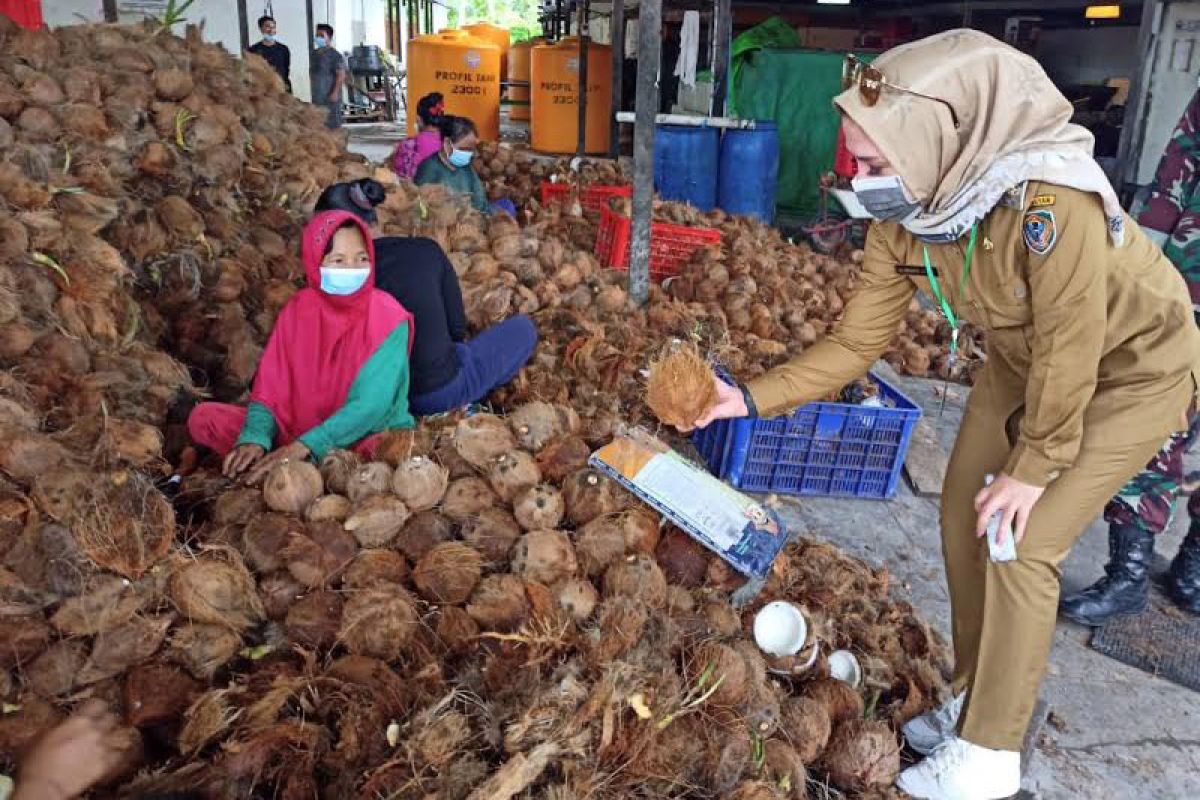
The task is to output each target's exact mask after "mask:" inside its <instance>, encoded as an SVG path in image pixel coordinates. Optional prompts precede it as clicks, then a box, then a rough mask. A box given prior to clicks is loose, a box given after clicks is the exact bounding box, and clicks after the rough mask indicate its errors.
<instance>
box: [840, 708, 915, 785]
mask: <svg viewBox="0 0 1200 800" xmlns="http://www.w3.org/2000/svg"><path fill="white" fill-rule="evenodd" d="M821 765H822V766H823V767H824V768H825V769H826V771H828V773H829V779H830V780H831V781H833V783H834V785H836V786H838V787H840V788H842V789H845V790H846V791H850V792H866V791H869V790H872V789H876V788H882V787H885V786H891V785H892V783H893V782H894V781H895V780H896V775H897V774H899V772H900V743H899V742H898V741H897V740H896V734H895V733H893V732H892V729H891V728H889V727H888V726H887V725H886V724H885V723H883V722H879V721H878V720H864V719H854V720H847V721H845V722H842V723H841V724H839V725H838V726H837V727H836V728H835V729H834V731H833V736H832V737H831V738H830V740H829V746H828V748H826V750H825V757H824V758H823V759H822V760H821Z"/></svg>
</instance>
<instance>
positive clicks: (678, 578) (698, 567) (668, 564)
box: [654, 525, 708, 588]
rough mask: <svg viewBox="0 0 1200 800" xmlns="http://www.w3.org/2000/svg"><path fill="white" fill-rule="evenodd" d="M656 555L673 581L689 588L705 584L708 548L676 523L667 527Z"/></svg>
mask: <svg viewBox="0 0 1200 800" xmlns="http://www.w3.org/2000/svg"><path fill="white" fill-rule="evenodd" d="M654 556H655V558H656V559H657V560H658V564H659V566H660V567H662V570H663V573H664V574H665V575H666V576H667V580H669V581H670V582H671V583H677V584H679V585H680V586H687V587H689V588H696V587H698V586H701V585H703V583H704V576H705V575H706V574H707V572H708V550H706V549H705V548H704V545H702V544H700V543H699V542H697V541H696V540H695V539H693V538H692V537H690V536H688V535H687V534H686V533H684V532H683V531H681V530H679V529H678V528H676V527H675V526H674V525H670V526H668V527H667V532H666V534H664V535H663V537H662V539H661V540H660V541H659V543H658V547H656V548H655V550H654Z"/></svg>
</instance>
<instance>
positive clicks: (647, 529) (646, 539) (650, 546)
mask: <svg viewBox="0 0 1200 800" xmlns="http://www.w3.org/2000/svg"><path fill="white" fill-rule="evenodd" d="M619 520H620V522H621V530H622V531H623V532H624V533H625V549H626V550H627V551H628V552H631V553H645V554H646V555H653V554H654V551H655V548H657V547H658V539H659V536H660V522H659V518H658V517H656V516H655V515H654V514H651V513H650V512H649V511H647V510H644V509H634V510H631V511H626V512H625V513H623V514H621V516H620V517H619Z"/></svg>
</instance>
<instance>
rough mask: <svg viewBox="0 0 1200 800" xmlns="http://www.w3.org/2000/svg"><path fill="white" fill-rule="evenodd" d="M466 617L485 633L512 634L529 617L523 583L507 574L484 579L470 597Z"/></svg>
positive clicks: (514, 576)
mask: <svg viewBox="0 0 1200 800" xmlns="http://www.w3.org/2000/svg"><path fill="white" fill-rule="evenodd" d="M467 613H468V614H470V616H471V619H473V620H475V622H476V623H477V624H478V625H479V627H480V628H482V629H483V630H485V631H513V630H516V629H517V628H519V627H520V626H521V623H523V622H524V621H525V619H526V617H527V616H528V615H529V601H528V599H527V598H526V596H525V584H524V582H523V581H522V580H521V579H520V578H519V577H517V576H516V575H510V574H500V575H489V576H487V577H485V578H484V579H483V580H481V581H480V582H479V585H478V586H477V587H475V591H474V592H473V593H472V594H471V600H470V602H469V603H468V604H467Z"/></svg>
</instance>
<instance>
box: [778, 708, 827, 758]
mask: <svg viewBox="0 0 1200 800" xmlns="http://www.w3.org/2000/svg"><path fill="white" fill-rule="evenodd" d="M830 728H831V723H830V720H829V712H827V711H826V710H825V706H824V705H823V704H822V703H821V702H820V701H819V700H814V699H813V698H811V697H789V698H787V699H785V700H784V701H783V703H782V704H781V705H780V735H781V736H782V737H783V738H784V739H786V740H787V742H788V743H789V744H790V745H791V746H792V749H793V750H794V751H795V752H796V754H797V755H798V756H799V758H800V760H801V761H803V762H804V763H805V764H812V763H814V762H815V761H816V760H817V759H818V758H819V757H820V755H821V753H823V752H824V751H825V745H826V744H827V743H828V742H829V733H830Z"/></svg>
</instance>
